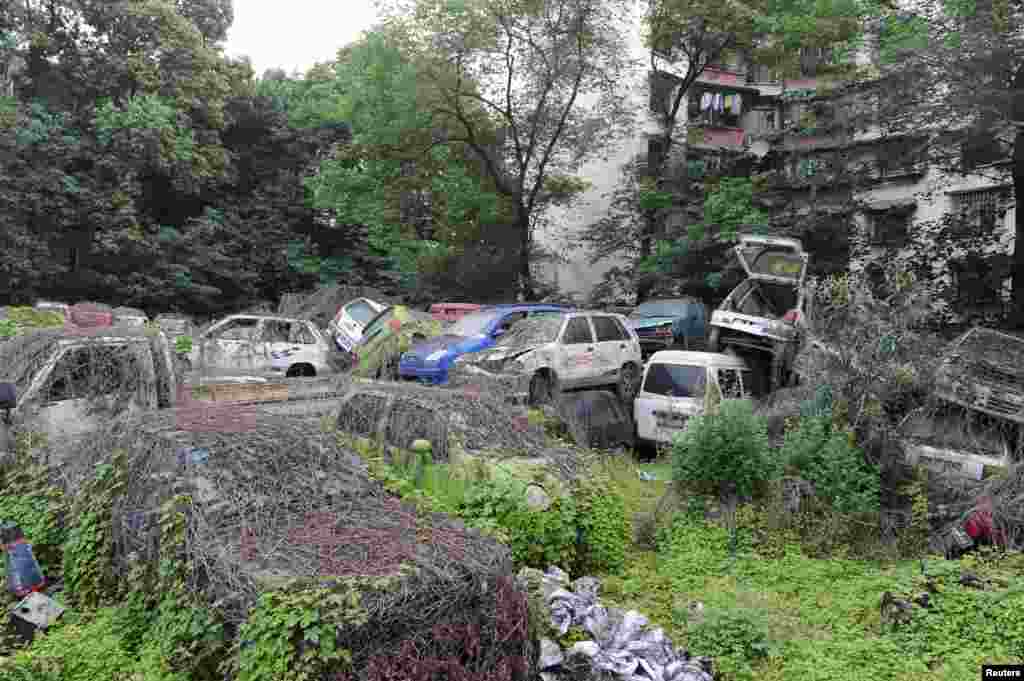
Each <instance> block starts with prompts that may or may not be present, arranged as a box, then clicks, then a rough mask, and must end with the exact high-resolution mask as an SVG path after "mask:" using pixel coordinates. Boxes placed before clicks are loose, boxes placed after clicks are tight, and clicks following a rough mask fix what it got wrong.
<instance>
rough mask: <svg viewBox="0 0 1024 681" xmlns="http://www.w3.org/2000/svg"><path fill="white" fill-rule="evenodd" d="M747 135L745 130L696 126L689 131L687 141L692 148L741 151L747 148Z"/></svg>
mask: <svg viewBox="0 0 1024 681" xmlns="http://www.w3.org/2000/svg"><path fill="white" fill-rule="evenodd" d="M746 135H747V133H746V131H745V130H744V129H743V128H726V127H719V126H712V125H695V126H693V127H691V128H690V129H689V130H688V131H687V134H686V141H687V143H688V144H689V145H690V146H692V147H697V148H699V149H730V150H734V151H741V150H743V149H744V148H745V146H746Z"/></svg>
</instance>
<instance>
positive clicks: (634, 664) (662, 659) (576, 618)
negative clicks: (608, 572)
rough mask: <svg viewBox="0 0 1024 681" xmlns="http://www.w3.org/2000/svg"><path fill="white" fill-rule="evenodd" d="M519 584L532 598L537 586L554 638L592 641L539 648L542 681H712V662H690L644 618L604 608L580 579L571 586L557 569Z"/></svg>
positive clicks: (526, 572) (588, 580) (594, 583)
mask: <svg viewBox="0 0 1024 681" xmlns="http://www.w3.org/2000/svg"><path fill="white" fill-rule="evenodd" d="M519 578H520V580H521V581H522V582H523V583H524V584H525V585H527V587H528V588H532V589H533V591H534V593H536V586H533V585H536V584H537V582H539V583H540V594H537V595H538V596H542V598H543V603H544V606H545V607H546V608H547V610H548V612H547V617H548V619H549V621H550V625H551V627H553V628H554V631H555V632H557V635H558V636H565V635H566V634H567V633H568V632H569V630H570V628H579V629H582V630H583V631H584V632H586V633H587V634H589V635H590V636H591V640H587V641H577V642H576V643H574V644H573V645H572V646H570V647H569V648H568V649H565V650H563V649H562V647H561V646H559V644H558V643H557V642H556V641H553V640H551V639H550V638H542V639H541V642H540V661H539V665H538V666H539V667H540V670H541V672H540V676H541V678H542V679H543V680H544V681H560V680H562V679H570V678H579V676H578V674H579V673H580V672H581V671H584V670H587V671H589V672H590V673H592V674H595V675H599V676H600V678H606V675H611V677H612V678H618V679H624V680H629V681H633V680H637V679H658V680H660V681H711V680H712V679H713V678H714V677H713V675H712V668H713V665H712V661H711V660H710V659H708V658H704V657H692V656H691V655H690V654H689V652H688V651H686V650H684V649H681V648H675V649H674V648H673V647H672V643H671V641H669V640H668V638H667V637H666V636H665V632H664V631H663V630H662V629H661V628H654V629H651V628H649V627H648V626H647V625H648V621H647V618H646V617H644V616H643V615H641V614H640V613H638V612H636V611H633V610H630V611H628V612H623V611H622V610H620V609H618V608H606V607H604V606H603V605H601V603H600V602H599V600H598V592H599V591H600V587H601V583H600V581H599V580H598V579H596V578H595V577H581V578H579V579H577V580H576V581H575V582H572V583H571V584H570V581H569V575H567V574H566V573H565V572H564V571H562V570H560V569H559V568H557V567H554V566H552V567H549V568H548V570H547V572H545V573H540V571H539V570H533V569H530V568H524V569H523V570H521V571H520V572H519Z"/></svg>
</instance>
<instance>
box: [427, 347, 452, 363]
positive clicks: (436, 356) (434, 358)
mask: <svg viewBox="0 0 1024 681" xmlns="http://www.w3.org/2000/svg"><path fill="white" fill-rule="evenodd" d="M447 354H448V351H447V350H436V351H434V352H432V353H430V354H429V355H427V361H428V362H436V361H437V360H439V359H441V358H442V357H444V356H445V355H447Z"/></svg>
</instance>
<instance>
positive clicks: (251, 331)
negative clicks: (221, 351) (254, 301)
mask: <svg viewBox="0 0 1024 681" xmlns="http://www.w3.org/2000/svg"><path fill="white" fill-rule="evenodd" d="M259 323H260V320H258V319H232V320H231V321H230V322H228V323H227V324H225V325H224V326H222V327H220V328H219V329H217V330H216V331H214V332H213V338H217V339H220V340H252V339H253V337H254V336H255V335H256V327H257V326H259Z"/></svg>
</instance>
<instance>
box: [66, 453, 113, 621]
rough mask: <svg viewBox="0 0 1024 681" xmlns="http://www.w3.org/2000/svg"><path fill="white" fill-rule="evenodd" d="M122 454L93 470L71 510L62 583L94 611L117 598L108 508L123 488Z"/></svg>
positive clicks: (76, 599)
mask: <svg viewBox="0 0 1024 681" xmlns="http://www.w3.org/2000/svg"><path fill="white" fill-rule="evenodd" d="M125 467H126V460H125V453H124V452H123V451H120V452H117V453H115V455H114V457H113V458H112V460H111V462H110V463H104V464H101V465H99V466H97V467H96V475H95V477H94V478H93V479H92V480H90V481H88V482H87V483H86V485H85V486H84V488H83V490H82V492H81V494H79V495H78V497H77V498H76V499H75V503H74V504H73V505H72V509H71V519H72V522H71V526H70V528H69V531H68V538H67V541H66V542H65V544H64V551H63V561H62V565H63V569H64V582H65V584H66V585H67V588H68V593H70V594H71V595H72V597H73V599H74V601H75V603H76V604H78V605H80V606H83V607H96V606H98V605H101V604H104V603H107V602H109V601H110V600H111V599H112V597H115V596H116V591H117V587H116V584H117V581H116V579H115V577H114V575H113V570H112V560H113V552H114V541H113V527H112V525H113V519H112V515H111V507H112V505H113V501H114V499H115V498H116V497H117V495H118V494H120V492H121V490H122V489H123V487H124V484H125Z"/></svg>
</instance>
